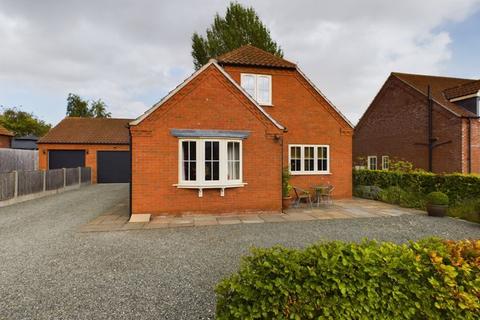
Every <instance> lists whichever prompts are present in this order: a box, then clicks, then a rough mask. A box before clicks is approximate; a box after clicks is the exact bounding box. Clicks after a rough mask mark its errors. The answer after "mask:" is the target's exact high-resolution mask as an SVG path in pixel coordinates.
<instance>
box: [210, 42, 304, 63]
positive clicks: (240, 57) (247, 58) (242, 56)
mask: <svg viewBox="0 0 480 320" xmlns="http://www.w3.org/2000/svg"><path fill="white" fill-rule="evenodd" d="M216 60H217V61H218V63H219V64H220V65H244V66H254V67H270V68H282V69H285V68H286V69H295V68H296V65H295V64H294V63H292V62H290V61H287V60H285V59H282V58H280V57H277V56H275V55H273V54H272V53H270V52H267V51H264V50H262V49H259V48H257V47H254V46H252V45H250V44H247V45H245V46H242V47H240V48H238V49H235V50H233V51H230V52H227V53H224V54H222V55H221V56H219V57H218V58H217V59H216Z"/></svg>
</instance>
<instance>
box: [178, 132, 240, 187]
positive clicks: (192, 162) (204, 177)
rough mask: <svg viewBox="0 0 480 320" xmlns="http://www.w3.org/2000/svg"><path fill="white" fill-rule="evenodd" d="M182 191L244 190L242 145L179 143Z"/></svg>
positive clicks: (197, 141)
mask: <svg viewBox="0 0 480 320" xmlns="http://www.w3.org/2000/svg"><path fill="white" fill-rule="evenodd" d="M179 159H180V161H179V181H178V184H176V186H177V187H179V188H196V189H199V196H202V194H203V193H202V189H205V188H206V189H208V188H219V189H221V195H223V193H224V189H225V188H233V187H242V186H243V185H245V184H244V183H243V182H242V141H241V140H228V139H213V138H212V139H196V138H195V139H180V140H179Z"/></svg>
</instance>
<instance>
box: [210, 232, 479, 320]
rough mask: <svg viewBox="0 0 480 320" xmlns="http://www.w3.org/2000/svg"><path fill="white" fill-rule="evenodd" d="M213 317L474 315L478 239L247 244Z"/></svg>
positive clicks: (221, 291)
mask: <svg viewBox="0 0 480 320" xmlns="http://www.w3.org/2000/svg"><path fill="white" fill-rule="evenodd" d="M216 293H217V312H216V315H217V319H478V310H479V308H480V301H479V299H480V298H479V297H480V241H461V242H445V241H441V240H439V239H426V240H423V241H420V242H417V243H414V242H411V243H409V244H403V245H396V244H392V243H378V242H373V241H372V242H368V241H364V242H362V243H361V244H354V243H344V242H325V243H319V244H316V245H313V246H311V247H308V248H306V249H303V250H296V249H287V248H283V247H279V246H277V247H273V248H270V249H253V250H252V254H251V255H250V256H247V257H245V258H244V259H243V261H242V264H241V267H240V270H239V271H238V273H235V274H233V275H232V276H230V277H229V278H227V279H224V280H223V281H221V282H220V283H219V284H218V286H217V288H216Z"/></svg>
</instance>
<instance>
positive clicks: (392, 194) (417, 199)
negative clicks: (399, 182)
mask: <svg viewBox="0 0 480 320" xmlns="http://www.w3.org/2000/svg"><path fill="white" fill-rule="evenodd" d="M379 199H380V200H381V201H383V202H387V203H391V204H397V205H400V206H402V207H406V208H418V209H423V208H424V207H425V200H424V197H423V195H421V194H418V193H415V192H411V191H410V192H409V191H406V190H403V189H402V188H400V187H398V186H392V187H388V188H386V189H383V190H382V192H380V197H379Z"/></svg>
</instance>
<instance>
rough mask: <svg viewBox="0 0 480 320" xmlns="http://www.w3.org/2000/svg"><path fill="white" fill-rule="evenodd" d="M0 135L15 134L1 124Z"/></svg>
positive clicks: (11, 135)
mask: <svg viewBox="0 0 480 320" xmlns="http://www.w3.org/2000/svg"><path fill="white" fill-rule="evenodd" d="M0 136H9V137H13V136H14V134H13V133H12V132H10V131H8V130H7V129H6V128H5V127H3V126H1V125H0Z"/></svg>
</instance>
